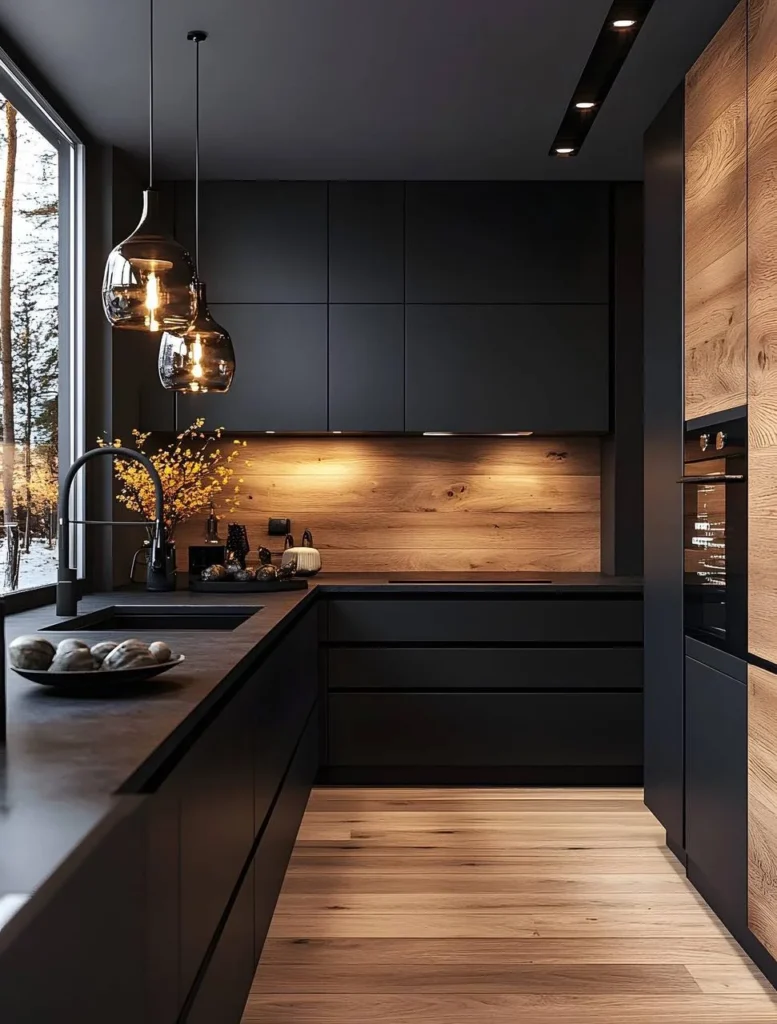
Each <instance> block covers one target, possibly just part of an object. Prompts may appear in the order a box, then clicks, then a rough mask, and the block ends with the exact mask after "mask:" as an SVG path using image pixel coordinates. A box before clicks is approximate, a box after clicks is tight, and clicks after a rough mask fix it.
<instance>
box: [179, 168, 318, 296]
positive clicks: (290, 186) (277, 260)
mask: <svg viewBox="0 0 777 1024" xmlns="http://www.w3.org/2000/svg"><path fill="white" fill-rule="evenodd" d="M193 214H194V201H193V195H192V192H191V187H190V186H188V185H186V184H181V185H176V229H177V233H178V236H179V237H180V238H181V241H183V242H184V243H185V244H188V245H190V246H193ZM193 251H194V249H193V248H192V252H193ZM200 270H201V272H202V276H203V279H204V280H205V281H207V284H208V298H209V300H210V301H211V302H216V303H238V302H249V303H263V302H326V301H327V186H326V182H309V181H205V182H203V183H202V188H201V198H200Z"/></svg>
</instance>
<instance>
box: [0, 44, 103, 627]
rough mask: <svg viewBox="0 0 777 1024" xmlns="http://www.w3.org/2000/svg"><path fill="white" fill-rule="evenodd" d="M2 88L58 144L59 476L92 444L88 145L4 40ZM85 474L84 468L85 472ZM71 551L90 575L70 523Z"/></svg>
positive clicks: (16, 599) (10, 603)
mask: <svg viewBox="0 0 777 1024" xmlns="http://www.w3.org/2000/svg"><path fill="white" fill-rule="evenodd" d="M0 95H2V96H3V97H4V98H5V99H7V100H10V102H11V103H13V105H14V106H15V107H16V109H17V110H18V111H19V113H20V114H21V115H22V117H24V118H25V120H27V121H28V122H29V123H30V124H31V125H32V126H33V128H35V130H36V131H38V132H40V134H41V135H42V136H43V137H44V138H45V139H46V140H47V141H48V142H49V143H50V144H51V145H52V146H53V147H54V148H55V149H56V150H57V155H58V175H59V225H58V226H59V252H58V255H59V352H60V356H59V397H58V419H59V480H60V485H61V483H62V480H63V478H64V475H65V473H66V472H67V468H68V466H70V465H71V464H72V463H73V462H74V461H75V459H76V458H78V456H79V455H81V454H83V452H84V450H85V436H86V395H85V381H86V375H85V351H86V349H85V336H86V331H85V301H86V283H85V278H86V146H85V144H84V142H83V140H82V139H81V138H80V137H79V136H78V135H77V134H76V133H75V132H74V131H73V129H72V128H71V127H70V126H69V125H68V124H67V123H66V122H65V121H64V120H63V119H62V117H60V115H59V114H58V113H57V111H56V110H55V109H54V107H53V106H52V105H51V104H50V103H49V102H48V100H47V99H46V98H45V96H43V95H42V94H41V93H40V91H39V90H38V89H36V88H35V86H34V85H33V84H32V82H30V80H29V78H28V77H27V76H26V75H25V74H24V72H23V71H21V69H20V68H19V67H18V66H17V64H16V63H15V62H14V61H13V60H12V58H11V57H10V56H9V55H8V53H7V52H6V51H5V50H3V49H2V48H0ZM82 476H83V475H82ZM85 500H86V490H85V487H84V481H83V478H81V479H78V480H76V481H75V482H74V485H73V490H72V497H71V518H74V519H85V518H86V516H85ZM71 530H72V533H71V551H72V552H73V557H74V559H75V567H76V569H77V571H78V575H79V577H82V576H83V575H84V570H85V565H84V531H83V527H82V526H72V527H71ZM55 593H56V584H55V583H50V584H43V585H41V586H38V587H28V588H26V589H24V590H14V591H9V592H8V593H6V594H2V595H0V600H2V602H3V605H4V608H5V612H6V614H13V613H14V612H19V611H25V610H27V609H29V608H36V607H40V606H41V605H45V604H50V603H51V602H52V601H53V600H54V597H55Z"/></svg>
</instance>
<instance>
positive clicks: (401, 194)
mask: <svg viewBox="0 0 777 1024" xmlns="http://www.w3.org/2000/svg"><path fill="white" fill-rule="evenodd" d="M404 202H405V189H404V185H402V184H401V182H379V181H333V182H332V183H331V184H330V186H329V301H330V302H369V303H374V302H404V299H405V254H404V244H405V237H404V235H405V231H404Z"/></svg>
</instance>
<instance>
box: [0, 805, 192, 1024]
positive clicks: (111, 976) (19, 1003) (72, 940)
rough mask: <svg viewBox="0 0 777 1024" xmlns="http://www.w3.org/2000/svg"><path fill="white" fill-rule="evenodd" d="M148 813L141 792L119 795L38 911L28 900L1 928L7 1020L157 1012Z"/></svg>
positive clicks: (0, 989)
mask: <svg viewBox="0 0 777 1024" xmlns="http://www.w3.org/2000/svg"><path fill="white" fill-rule="evenodd" d="M143 814H144V800H143V798H142V797H122V798H120V802H119V806H118V807H117V808H116V809H115V810H114V812H113V813H112V814H111V815H110V816H109V818H108V819H107V820H106V821H105V822H104V823H103V824H102V825H100V826H99V827H98V829H97V830H96V831H95V832H94V833H93V834H92V835H91V836H89V838H88V839H87V840H86V841H85V843H84V847H83V848H82V849H80V850H79V851H77V852H76V854H74V856H73V858H71V862H70V863H68V864H66V865H64V866H63V867H62V868H61V869H60V870H59V871H58V872H57V874H56V875H55V876H54V877H53V878H52V879H50V880H49V881H48V882H46V883H45V886H44V889H45V891H44V890H41V891H40V892H38V893H36V895H35V899H36V900H37V901H38V904H39V909H38V914H37V917H36V918H34V919H33V920H31V921H30V922H29V923H28V924H27V925H26V927H22V925H21V918H22V915H23V914H24V913H25V911H24V909H22V911H21V912H20V915H19V918H18V919H17V920H14V919H12V920H11V922H10V923H9V924H8V925H7V926H6V928H5V929H3V931H2V932H1V933H0V1020H2V1021H4V1022H5V1021H7V1022H8V1024H12V1022H13V1024H16V1022H19V1024H21V1022H24V1024H52V1021H62V1022H64V1021H78V1024H105V1022H106V1021H111V1022H115V1024H137V1022H138V1021H145V1020H147V1019H148V1018H147V1016H146V1005H145V995H146V988H145V978H146V974H145V971H146V963H145V958H146V943H145V938H146V936H145V926H146V906H147V898H146V880H145V874H146V858H145V850H144V838H145V828H144V820H143ZM17 928H19V929H20V932H19V934H14V933H15V931H16V929H17ZM172 1019H173V1020H174V1019H175V1018H172Z"/></svg>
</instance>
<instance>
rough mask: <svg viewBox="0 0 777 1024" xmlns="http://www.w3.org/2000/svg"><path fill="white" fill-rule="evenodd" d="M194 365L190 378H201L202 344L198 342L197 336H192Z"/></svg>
mask: <svg viewBox="0 0 777 1024" xmlns="http://www.w3.org/2000/svg"><path fill="white" fill-rule="evenodd" d="M193 356H194V365H193V366H192V377H197V378H200V377H201V376H202V342H201V341H200V336H199V334H196V335H195V336H194V352H193Z"/></svg>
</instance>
